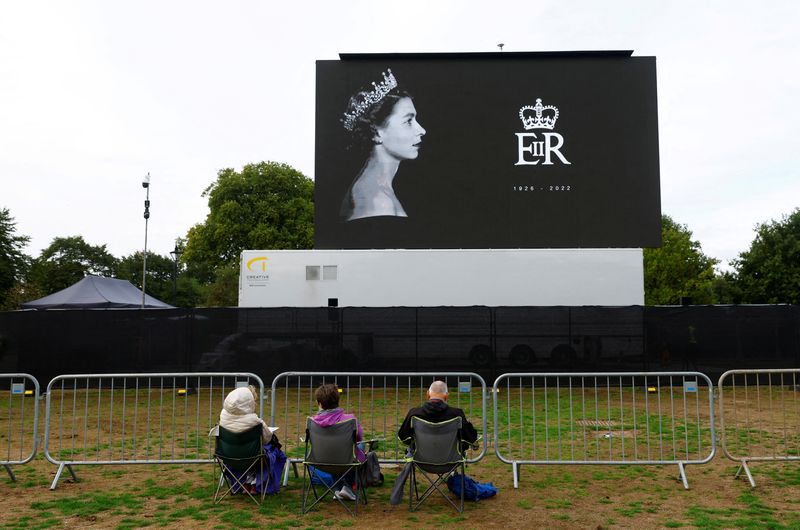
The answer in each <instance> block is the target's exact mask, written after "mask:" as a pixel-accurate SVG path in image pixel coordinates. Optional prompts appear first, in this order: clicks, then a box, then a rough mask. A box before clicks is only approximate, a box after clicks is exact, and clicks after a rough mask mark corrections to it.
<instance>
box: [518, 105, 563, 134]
mask: <svg viewBox="0 0 800 530" xmlns="http://www.w3.org/2000/svg"><path fill="white" fill-rule="evenodd" d="M519 119H520V120H522V126H523V127H524V128H525V130H526V131H529V130H531V129H552V128H553V127H555V126H556V120H557V119H558V108H557V107H554V106H552V105H542V98H536V105H534V106H533V107H531V106H530V105H525V106H524V107H522V108H521V109H519Z"/></svg>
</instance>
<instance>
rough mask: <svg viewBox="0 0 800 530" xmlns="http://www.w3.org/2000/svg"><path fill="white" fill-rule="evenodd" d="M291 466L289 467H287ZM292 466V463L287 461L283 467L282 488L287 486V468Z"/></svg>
mask: <svg viewBox="0 0 800 530" xmlns="http://www.w3.org/2000/svg"><path fill="white" fill-rule="evenodd" d="M289 464H291V465H289ZM293 465H294V462H290V461H289V460H287V461H286V463H285V464H284V465H283V486H284V487H286V486H288V485H289V468H290V467H292V466H293Z"/></svg>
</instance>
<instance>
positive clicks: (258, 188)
mask: <svg viewBox="0 0 800 530" xmlns="http://www.w3.org/2000/svg"><path fill="white" fill-rule="evenodd" d="M202 195H203V196H204V197H206V198H207V199H208V208H209V213H208V215H207V216H206V219H205V221H204V222H202V223H198V224H196V225H194V226H192V227H191V228H189V230H188V231H187V233H186V236H185V237H182V238H179V239H178V240H177V241H176V248H177V249H178V250H179V251H181V252H182V253H181V254H180V259H179V260H178V261H176V260H173V258H172V257H171V256H166V255H163V256H162V255H158V254H154V253H151V252H148V253H147V280H146V291H147V294H149V295H151V296H154V297H155V298H158V299H160V300H162V301H165V302H167V303H171V304H172V305H175V306H178V307H198V306H236V305H237V302H238V285H239V256H240V254H241V252H242V251H243V250H247V249H263V250H273V249H293V250H296V249H310V248H313V244H314V182H313V181H312V180H311V179H309V178H308V177H306V176H305V175H303V174H302V173H300V172H299V171H297V170H295V169H293V168H292V167H290V166H288V165H286V164H282V163H277V162H261V163H257V164H248V165H246V166H244V167H243V168H242V170H241V171H235V170H234V169H231V168H227V169H223V170H221V171H219V172H218V174H217V179H216V180H215V181H214V182H213V183H212V184H211V185H209V186H208V187H207V188H206V189H205V190H204V191H203V194H202ZM755 232H756V236H755V238H754V239H753V241H752V243H751V244H750V248H749V249H748V250H746V251H744V252H742V253H740V254H739V256H738V258H737V259H735V260H734V261H733V262H732V263H731V265H732V267H733V271H732V272H731V271H725V272H718V271H716V270H715V267H716V265H718V264H719V260H717V259H715V258H713V257H710V256H707V255H705V254H704V253H703V250H702V247H701V245H700V242H698V241H696V240H694V239H692V232H691V230H689V228H688V227H687V226H686V225H682V224H680V223H678V222H677V221H675V220H673V219H672V218H671V217H669V216H667V215H664V216H662V246H661V247H660V248H646V249H644V291H645V304H646V305H665V304H667V305H668V304H678V303H680V302H681V301H687V300H689V301H690V303H693V304H743V303H753V304H762V303H763V304H774V303H790V304H800V209H795V210H794V211H793V212H791V213H789V214H786V215H784V216H783V217H782V218H781V219H780V220H777V221H775V220H770V221H766V222H764V223H761V224H759V225H758V226H756V228H755ZM29 241H30V238H29V237H28V236H25V235H21V234H18V233H17V229H16V222H15V221H14V217H13V216H12V214H11V211H10V210H9V209H8V208H0V310H13V309H18V308H19V307H20V304H21V303H23V302H26V301H29V300H35V299H37V298H41V297H42V296H45V295H48V294H51V293H54V292H56V291H59V290H61V289H64V288H66V287H69V286H70V285H72V284H74V283H75V282H77V281H79V280H80V279H81V278H83V277H84V276H86V275H89V274H91V275H97V276H109V277H115V278H119V279H124V280H128V281H130V282H131V283H133V284H134V285H136V286H137V287H139V288H141V283H142V265H143V263H142V261H143V254H142V252H141V251H136V252H134V253H132V254H130V255H127V256H122V257H119V258H117V257H115V256H113V255H111V254H110V253H109V252H108V250H107V248H106V245H104V244H101V245H92V244H90V243H88V242H86V241H85V240H84V239H83V237H82V236H80V235H74V236H65V237H56V238H54V239H53V241H52V242H51V243H50V245H49V246H48V247H47V248H45V249H44V250H42V252H41V253H40V254H39V255H38V256H36V257H32V256H28V255H26V254H25V253H24V248H25V246H26V245H27V243H28V242H29Z"/></svg>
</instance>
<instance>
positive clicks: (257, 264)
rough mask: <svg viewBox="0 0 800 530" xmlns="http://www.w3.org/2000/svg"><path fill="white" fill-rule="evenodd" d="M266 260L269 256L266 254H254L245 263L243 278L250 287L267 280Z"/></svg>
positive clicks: (263, 283) (264, 283)
mask: <svg viewBox="0 0 800 530" xmlns="http://www.w3.org/2000/svg"><path fill="white" fill-rule="evenodd" d="M267 261H269V258H268V257H266V256H256V257H254V258H250V259H249V260H247V262H246V263H245V269H246V270H245V271H243V272H244V279H245V281H246V282H247V284H248V285H249V286H250V287H255V286H259V285H266V284H267V282H269V272H268V271H267Z"/></svg>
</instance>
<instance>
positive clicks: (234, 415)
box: [219, 386, 273, 443]
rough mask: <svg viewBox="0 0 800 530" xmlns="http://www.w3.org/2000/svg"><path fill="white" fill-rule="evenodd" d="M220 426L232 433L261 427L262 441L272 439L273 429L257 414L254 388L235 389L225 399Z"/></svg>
mask: <svg viewBox="0 0 800 530" xmlns="http://www.w3.org/2000/svg"><path fill="white" fill-rule="evenodd" d="M219 425H220V426H221V427H223V428H224V429H226V430H228V431H231V432H237V433H238V432H245V431H247V430H250V429H252V428H253V427H254V426H256V425H261V440H262V442H263V443H268V442H269V441H270V440H271V439H272V431H273V430H272V429H270V428H269V427H267V424H266V423H264V420H262V419H261V418H259V417H258V414H256V391H255V388H253V387H252V386H250V387H239V388H234V389H233V390H231V392H230V393H229V394H228V396H227V397H226V398H225V402H224V403H223V404H222V411H221V412H220V413H219Z"/></svg>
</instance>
